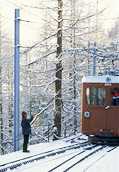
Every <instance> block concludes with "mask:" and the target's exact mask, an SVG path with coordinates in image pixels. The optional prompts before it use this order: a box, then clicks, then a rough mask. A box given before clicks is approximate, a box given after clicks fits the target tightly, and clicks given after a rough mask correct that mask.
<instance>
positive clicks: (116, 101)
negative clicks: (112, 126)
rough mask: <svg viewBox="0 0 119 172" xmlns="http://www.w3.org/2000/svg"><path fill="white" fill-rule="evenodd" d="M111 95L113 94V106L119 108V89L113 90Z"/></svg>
mask: <svg viewBox="0 0 119 172" xmlns="http://www.w3.org/2000/svg"><path fill="white" fill-rule="evenodd" d="M111 94H112V105H113V106H119V88H118V87H115V88H112V90H111Z"/></svg>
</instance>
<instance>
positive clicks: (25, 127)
mask: <svg viewBox="0 0 119 172" xmlns="http://www.w3.org/2000/svg"><path fill="white" fill-rule="evenodd" d="M32 120H33V116H32V117H31V118H30V119H22V121H21V126H22V134H23V135H29V134H31V124H30V122H31V121H32Z"/></svg>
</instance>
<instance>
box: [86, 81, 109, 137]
mask: <svg viewBox="0 0 119 172" xmlns="http://www.w3.org/2000/svg"><path fill="white" fill-rule="evenodd" d="M85 92H86V101H85V102H87V103H86V106H85V111H87V112H90V118H86V117H85V112H83V113H84V119H83V121H84V124H85V125H84V126H83V127H84V129H85V130H88V133H89V134H98V133H100V132H101V131H102V130H104V129H105V124H106V112H105V110H104V109H105V105H106V96H107V91H106V89H105V88H104V86H103V85H99V84H98V85H97V84H96V85H94V84H93V85H90V86H89V87H88V88H86V90H85Z"/></svg>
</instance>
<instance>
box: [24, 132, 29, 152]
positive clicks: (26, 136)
mask: <svg viewBox="0 0 119 172" xmlns="http://www.w3.org/2000/svg"><path fill="white" fill-rule="evenodd" d="M28 143H29V135H24V142H23V151H27V147H28Z"/></svg>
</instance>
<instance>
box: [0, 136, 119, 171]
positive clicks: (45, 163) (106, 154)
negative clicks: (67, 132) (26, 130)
mask: <svg viewBox="0 0 119 172" xmlns="http://www.w3.org/2000/svg"><path fill="white" fill-rule="evenodd" d="M78 142H79V139H78V140H76V139H74V140H73V143H72V141H71V140H70V139H66V140H60V141H55V142H50V143H41V144H37V145H31V146H29V150H30V153H23V152H22V150H21V151H18V152H13V153H10V154H7V155H3V156H0V172H2V170H1V168H2V167H3V166H1V165H3V164H6V163H10V162H12V161H17V160H19V159H22V158H27V157H29V156H30V157H32V156H33V155H36V154H37V155H38V154H39V153H43V152H47V151H52V150H54V152H55V150H57V149H58V148H62V147H66V146H70V145H74V144H77V143H78ZM100 147H101V146H98V147H96V148H94V149H89V150H88V149H87V150H86V151H85V148H86V147H79V148H77V149H70V150H67V151H64V152H62V153H60V154H55V155H53V156H46V157H45V158H41V159H40V160H38V161H36V160H35V161H33V162H32V163H27V164H24V165H21V166H19V167H17V168H15V169H7V172H49V171H56V172H63V171H65V170H64V169H66V168H67V167H69V166H71V165H72V164H73V163H76V162H78V161H79V160H80V159H81V158H83V157H84V156H86V155H88V154H89V153H91V152H93V151H94V150H96V149H98V148H100ZM112 148H113V147H109V146H106V147H104V148H103V149H102V150H100V151H98V152H96V153H95V154H93V155H92V156H91V157H89V158H87V159H86V160H84V161H81V162H80V163H77V164H76V165H75V166H73V168H71V169H69V171H71V172H118V171H119V163H118V162H119V147H117V148H116V149H113V150H111V149H112ZM110 150H111V151H110ZM77 155H78V156H77ZM72 157H73V158H72ZM69 159H70V161H69ZM22 161H23V160H21V162H22ZM64 162H65V163H64ZM60 164H62V165H60ZM7 165H9V164H7ZM57 165H59V168H56V169H54V168H55V167H56V166H57Z"/></svg>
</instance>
